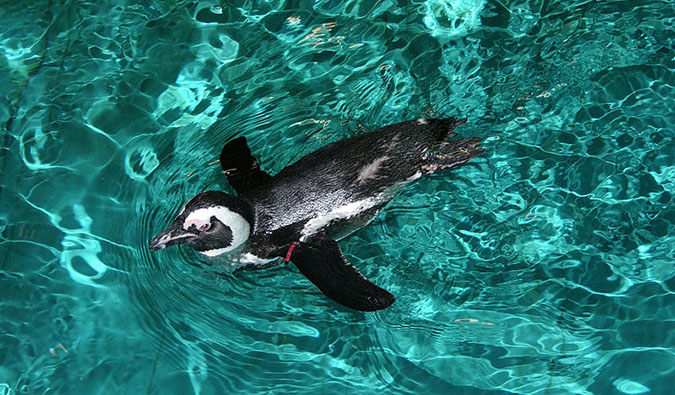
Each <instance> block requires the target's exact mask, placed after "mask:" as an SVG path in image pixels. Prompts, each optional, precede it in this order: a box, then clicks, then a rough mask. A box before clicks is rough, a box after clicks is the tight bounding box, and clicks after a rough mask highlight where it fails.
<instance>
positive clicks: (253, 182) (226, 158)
mask: <svg viewBox="0 0 675 395" xmlns="http://www.w3.org/2000/svg"><path fill="white" fill-rule="evenodd" d="M220 166H221V167H222V168H223V171H224V172H225V175H226V176H227V181H228V182H229V183H230V185H232V188H234V190H235V191H237V193H242V192H245V191H248V190H250V189H253V188H255V187H257V186H259V185H261V184H264V183H266V182H267V181H269V180H270V179H271V178H272V176H270V175H269V174H267V173H265V172H264V171H262V170H260V165H259V164H258V161H257V160H256V159H255V158H254V157H253V155H251V150H250V149H249V148H248V144H247V143H246V138H245V137H238V138H236V139H234V140H232V141H230V142H228V143H227V144H225V146H224V147H223V150H222V151H221V152H220Z"/></svg>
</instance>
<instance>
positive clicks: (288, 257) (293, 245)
mask: <svg viewBox="0 0 675 395" xmlns="http://www.w3.org/2000/svg"><path fill="white" fill-rule="evenodd" d="M298 244H300V243H293V244H291V246H290V247H288V252H287V253H286V263H288V262H290V261H291V254H292V253H293V250H294V249H295V247H296V246H297V245H298Z"/></svg>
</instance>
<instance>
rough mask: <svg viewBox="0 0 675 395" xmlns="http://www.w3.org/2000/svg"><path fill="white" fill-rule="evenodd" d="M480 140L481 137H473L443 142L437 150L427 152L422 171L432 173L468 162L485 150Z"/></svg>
mask: <svg viewBox="0 0 675 395" xmlns="http://www.w3.org/2000/svg"><path fill="white" fill-rule="evenodd" d="M480 142H481V139H480V137H472V138H469V139H462V140H454V141H448V142H444V143H441V144H440V145H439V148H438V150H437V151H433V152H429V153H427V156H426V158H425V159H424V161H423V163H422V172H423V173H424V174H432V173H436V172H437V171H440V170H445V169H449V168H452V167H455V166H459V165H462V164H464V163H466V162H468V161H469V159H471V158H474V157H476V156H478V155H480V154H481V153H482V152H483V151H484V150H485V149H484V148H482V147H479V146H478V144H479V143H480Z"/></svg>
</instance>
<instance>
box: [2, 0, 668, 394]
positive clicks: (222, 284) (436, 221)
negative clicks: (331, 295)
mask: <svg viewBox="0 0 675 395" xmlns="http://www.w3.org/2000/svg"><path fill="white" fill-rule="evenodd" d="M673 7H674V6H673V2H672V1H669V0H662V1H601V2H600V1H598V2H596V1H569V0H568V1H559V2H551V1H509V2H499V1H487V0H455V1H450V0H447V1H439V0H436V1H432V0H428V1H414V2H396V1H393V0H382V1H368V0H361V1H344V2H338V1H316V2H309V1H300V2H291V1H283V0H276V1H261V2H254V1H232V2H225V3H223V4H219V3H217V2H215V1H162V0H147V1H121V0H114V1H95V2H94V1H90V2H86V1H79V2H73V1H32V2H10V1H4V2H1V3H0V18H1V19H2V21H3V23H2V26H1V27H0V93H1V95H0V97H1V98H2V99H0V125H2V142H3V145H2V150H1V151H0V171H1V174H0V177H1V179H2V184H1V185H2V189H1V190H0V232H1V233H0V237H1V238H0V328H2V331H0V394H3V395H4V394H14V393H59V394H60V393H64V394H65V393H73V394H74V393H86V394H111V393H130V394H139V393H151V394H167V393H172V394H189V393H196V394H220V393H226V392H233V393H257V392H272V393H316V392H317V391H318V392H321V393H329V394H332V393H364V394H365V393H386V394H389V393H391V394H394V393H438V394H447V393H457V394H460V393H461V394H479V393H494V394H497V393H524V394H568V393H574V394H592V393H597V394H639V393H646V392H650V391H651V393H654V394H665V393H669V391H670V390H671V388H672V382H673V380H674V379H675V374H674V372H673V370H674V369H675V344H674V343H675V338H674V337H675V335H674V334H675V324H674V322H675V267H674V264H673V262H674V261H675V252H674V249H675V229H674V227H673V226H674V225H675V209H674V208H673V193H675V150H674V149H673V137H674V136H675V129H674V127H673V125H674V124H675V115H673V114H675V112H674V111H673V108H675V91H674V89H673V86H674V85H675V71H674V70H675V51H674V50H673V48H674V47H675V45H674V42H673V41H674V38H675V31H674V30H675V28H674V26H673V24H674V22H675V12H674V10H673ZM458 115H461V116H466V117H467V118H468V119H469V121H468V123H467V124H465V125H463V126H462V127H461V128H460V129H459V130H458V132H459V133H460V134H461V135H463V136H479V137H482V138H483V139H484V144H483V145H484V147H485V148H486V152H485V153H484V154H483V156H482V157H481V158H480V159H477V160H474V161H472V162H471V163H470V164H468V165H466V166H464V167H462V168H461V169H459V170H455V171H452V172H447V173H442V174H437V175H434V176H432V177H429V178H426V179H423V180H420V181H418V182H416V183H415V184H413V185H411V186H410V187H408V188H407V189H405V190H404V192H403V193H402V194H401V195H400V196H399V197H398V198H397V199H396V200H394V201H393V202H392V203H391V205H390V206H389V208H388V209H387V210H385V211H384V212H383V213H382V215H380V216H379V217H378V219H377V220H375V221H374V222H373V223H371V225H370V226H368V227H367V228H364V229H362V230H361V231H359V232H358V233H356V234H354V235H353V236H352V237H350V238H348V239H346V240H343V241H342V242H341V243H340V245H341V247H342V249H343V250H344V251H345V254H346V256H347V257H348V259H349V260H350V261H352V262H354V264H355V265H356V266H357V267H358V268H359V269H360V270H361V271H362V272H363V273H364V274H365V275H366V276H367V277H368V278H370V279H372V280H373V281H374V282H375V283H376V284H378V285H380V286H382V287H383V288H385V289H387V290H389V291H391V292H392V293H394V294H395V295H396V296H397V302H396V303H395V304H394V305H393V306H392V307H391V308H389V309H386V310H384V311H381V312H377V313H359V312H354V311H350V310H348V309H346V308H343V307H341V306H338V305H336V304H335V303H333V302H331V301H330V300H328V299H326V298H325V297H323V296H322V295H321V294H320V293H319V292H318V291H317V290H316V289H315V288H314V287H313V286H312V284H311V283H310V282H309V281H307V280H306V279H305V278H303V277H302V276H301V275H300V274H299V272H298V270H297V269H296V268H295V267H293V266H292V265H291V266H288V267H286V266H284V267H277V268H273V269H270V270H265V271H257V272H237V273H229V272H226V271H222V270H219V268H218V267H217V265H216V266H208V265H206V264H205V263H204V261H203V259H202V258H200V257H198V256H197V255H196V254H195V253H194V252H193V251H190V250H188V249H180V248H173V249H168V250H165V251H161V252H159V253H153V254H150V253H149V252H148V250H147V245H148V241H149V240H150V238H151V236H152V235H153V234H155V233H157V232H158V231H159V230H161V229H162V228H163V227H164V226H165V225H166V224H167V223H168V222H169V221H170V219H171V218H172V217H173V216H174V215H175V214H176V212H177V210H178V209H179V207H180V205H181V204H182V203H183V202H184V201H185V200H186V199H188V198H189V197H191V196H192V195H194V194H196V193H197V192H199V191H202V190H205V189H220V190H225V191H231V189H230V187H229V185H228V184H227V182H226V180H225V178H224V177H223V176H222V174H221V173H220V170H219V167H218V164H217V163H215V162H214V161H215V160H216V159H217V157H218V154H219V152H220V149H221V148H222V145H223V143H224V142H225V141H227V140H228V139H229V138H232V137H234V136H246V137H247V138H248V140H249V142H250V145H251V148H252V150H253V151H254V152H255V153H256V155H257V156H258V157H259V159H260V161H261V163H262V166H263V169H265V170H266V171H268V172H270V173H276V172H278V171H280V170H281V169H282V168H283V167H284V166H286V165H288V164H290V163H292V162H294V161H295V160H297V159H298V158H300V157H301V156H302V155H304V154H306V153H309V152H312V151H313V150H316V149H317V148H319V147H321V146H323V145H325V144H327V143H329V142H331V141H336V140H339V139H342V138H345V137H349V136H353V135H356V134H359V133H363V132H365V131H367V130H372V129H375V128H377V127H380V126H383V125H386V124H389V123H393V122H398V121H403V120H407V119H415V118H419V117H422V116H424V117H432V116H438V117H447V116H458Z"/></svg>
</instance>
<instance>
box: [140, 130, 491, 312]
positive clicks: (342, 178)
mask: <svg viewBox="0 0 675 395" xmlns="http://www.w3.org/2000/svg"><path fill="white" fill-rule="evenodd" d="M465 122H466V118H463V119H456V118H446V119H416V120H412V121H406V122H402V123H398V124H394V125H389V126H385V127H383V128H380V129H377V130H375V131H372V132H369V133H366V134H363V135H359V136H356V137H352V138H349V139H345V140H341V141H337V142H334V143H331V144H328V145H326V146H325V147H323V148H320V149H319V150H317V151H314V152H312V153H310V154H308V155H306V156H304V157H302V158H301V159H299V160H298V161H297V162H295V163H293V164H291V165H289V166H287V167H286V168H284V169H283V170H281V171H280V172H279V173H278V174H276V175H274V176H271V175H269V174H267V173H266V172H264V171H263V170H261V168H260V165H259V162H258V161H257V160H256V159H255V158H254V157H253V156H252V155H251V151H250V149H249V147H248V144H247V142H246V138H245V137H239V138H236V139H234V140H232V141H230V142H228V143H227V144H225V147H223V150H222V152H221V154H220V164H221V166H222V168H223V171H224V172H225V175H226V176H227V179H228V182H229V183H230V185H231V186H232V187H233V188H234V190H235V191H236V193H237V196H233V195H230V194H227V193H224V192H220V191H206V192H201V193H199V194H197V195H196V196H194V197H193V198H192V199H190V200H189V201H188V202H187V203H186V204H185V205H184V206H183V207H182V208H181V210H180V212H179V214H178V216H177V217H176V219H175V220H174V222H173V223H172V224H171V225H170V226H169V227H168V228H167V229H165V230H164V231H162V232H161V233H159V234H158V235H157V236H156V237H154V238H153V239H152V241H151V242H150V250H151V251H156V250H160V249H163V248H166V247H168V246H171V245H175V244H185V245H189V246H191V247H192V248H194V249H195V250H196V251H197V252H199V253H201V254H204V255H207V256H210V257H215V256H226V255H227V254H232V253H235V254H237V255H238V262H239V264H240V265H241V267H243V268H246V269H258V268H265V267H269V266H271V265H276V264H281V263H284V262H285V263H289V262H292V263H293V264H294V265H295V266H297V267H298V269H299V270H300V272H301V273H302V274H303V275H304V276H305V277H307V278H308V279H309V280H310V281H311V282H312V283H313V284H314V285H316V287H317V288H318V289H319V290H320V291H321V292H323V293H324V294H325V295H326V296H328V297H329V298H331V299H333V300H334V301H336V302H337V303H340V304H342V305H344V306H347V307H349V308H352V309H356V310H361V311H375V310H381V309H384V308H386V307H389V306H390V305H391V304H392V303H394V301H395V298H394V295H392V294H391V293H389V292H387V291H386V290H384V289H382V288H380V287H378V286H377V285H375V284H373V283H372V282H370V281H368V280H367V279H366V278H365V277H363V275H361V273H359V271H358V270H357V269H356V268H355V267H354V266H352V265H351V264H350V263H349V262H347V260H346V259H345V257H344V256H343V254H342V251H340V247H339V245H338V243H337V241H336V240H340V239H341V238H343V237H346V236H348V235H349V234H351V233H352V232H354V231H356V230H357V229H359V228H361V227H363V226H365V225H367V224H368V223H369V222H370V221H371V220H372V219H373V218H375V216H376V215H377V214H378V213H379V211H380V210H382V208H383V207H384V206H385V205H386V204H387V203H388V202H389V201H390V200H391V199H392V198H394V197H395V196H396V194H397V193H398V192H399V191H400V190H401V189H402V188H403V187H404V186H405V185H407V184H409V183H410V182H412V181H414V180H417V179H419V178H420V177H423V176H426V175H429V174H433V173H436V172H439V171H442V170H447V169H450V168H453V167H457V166H461V165H463V164H464V163H466V162H467V161H468V160H470V159H471V158H474V157H476V156H477V155H479V154H480V153H481V152H483V148H481V147H478V143H480V138H477V137H473V138H468V139H454V140H450V139H452V138H453V137H455V134H454V133H453V130H454V129H455V128H456V127H457V126H459V125H461V124H463V123H465Z"/></svg>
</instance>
